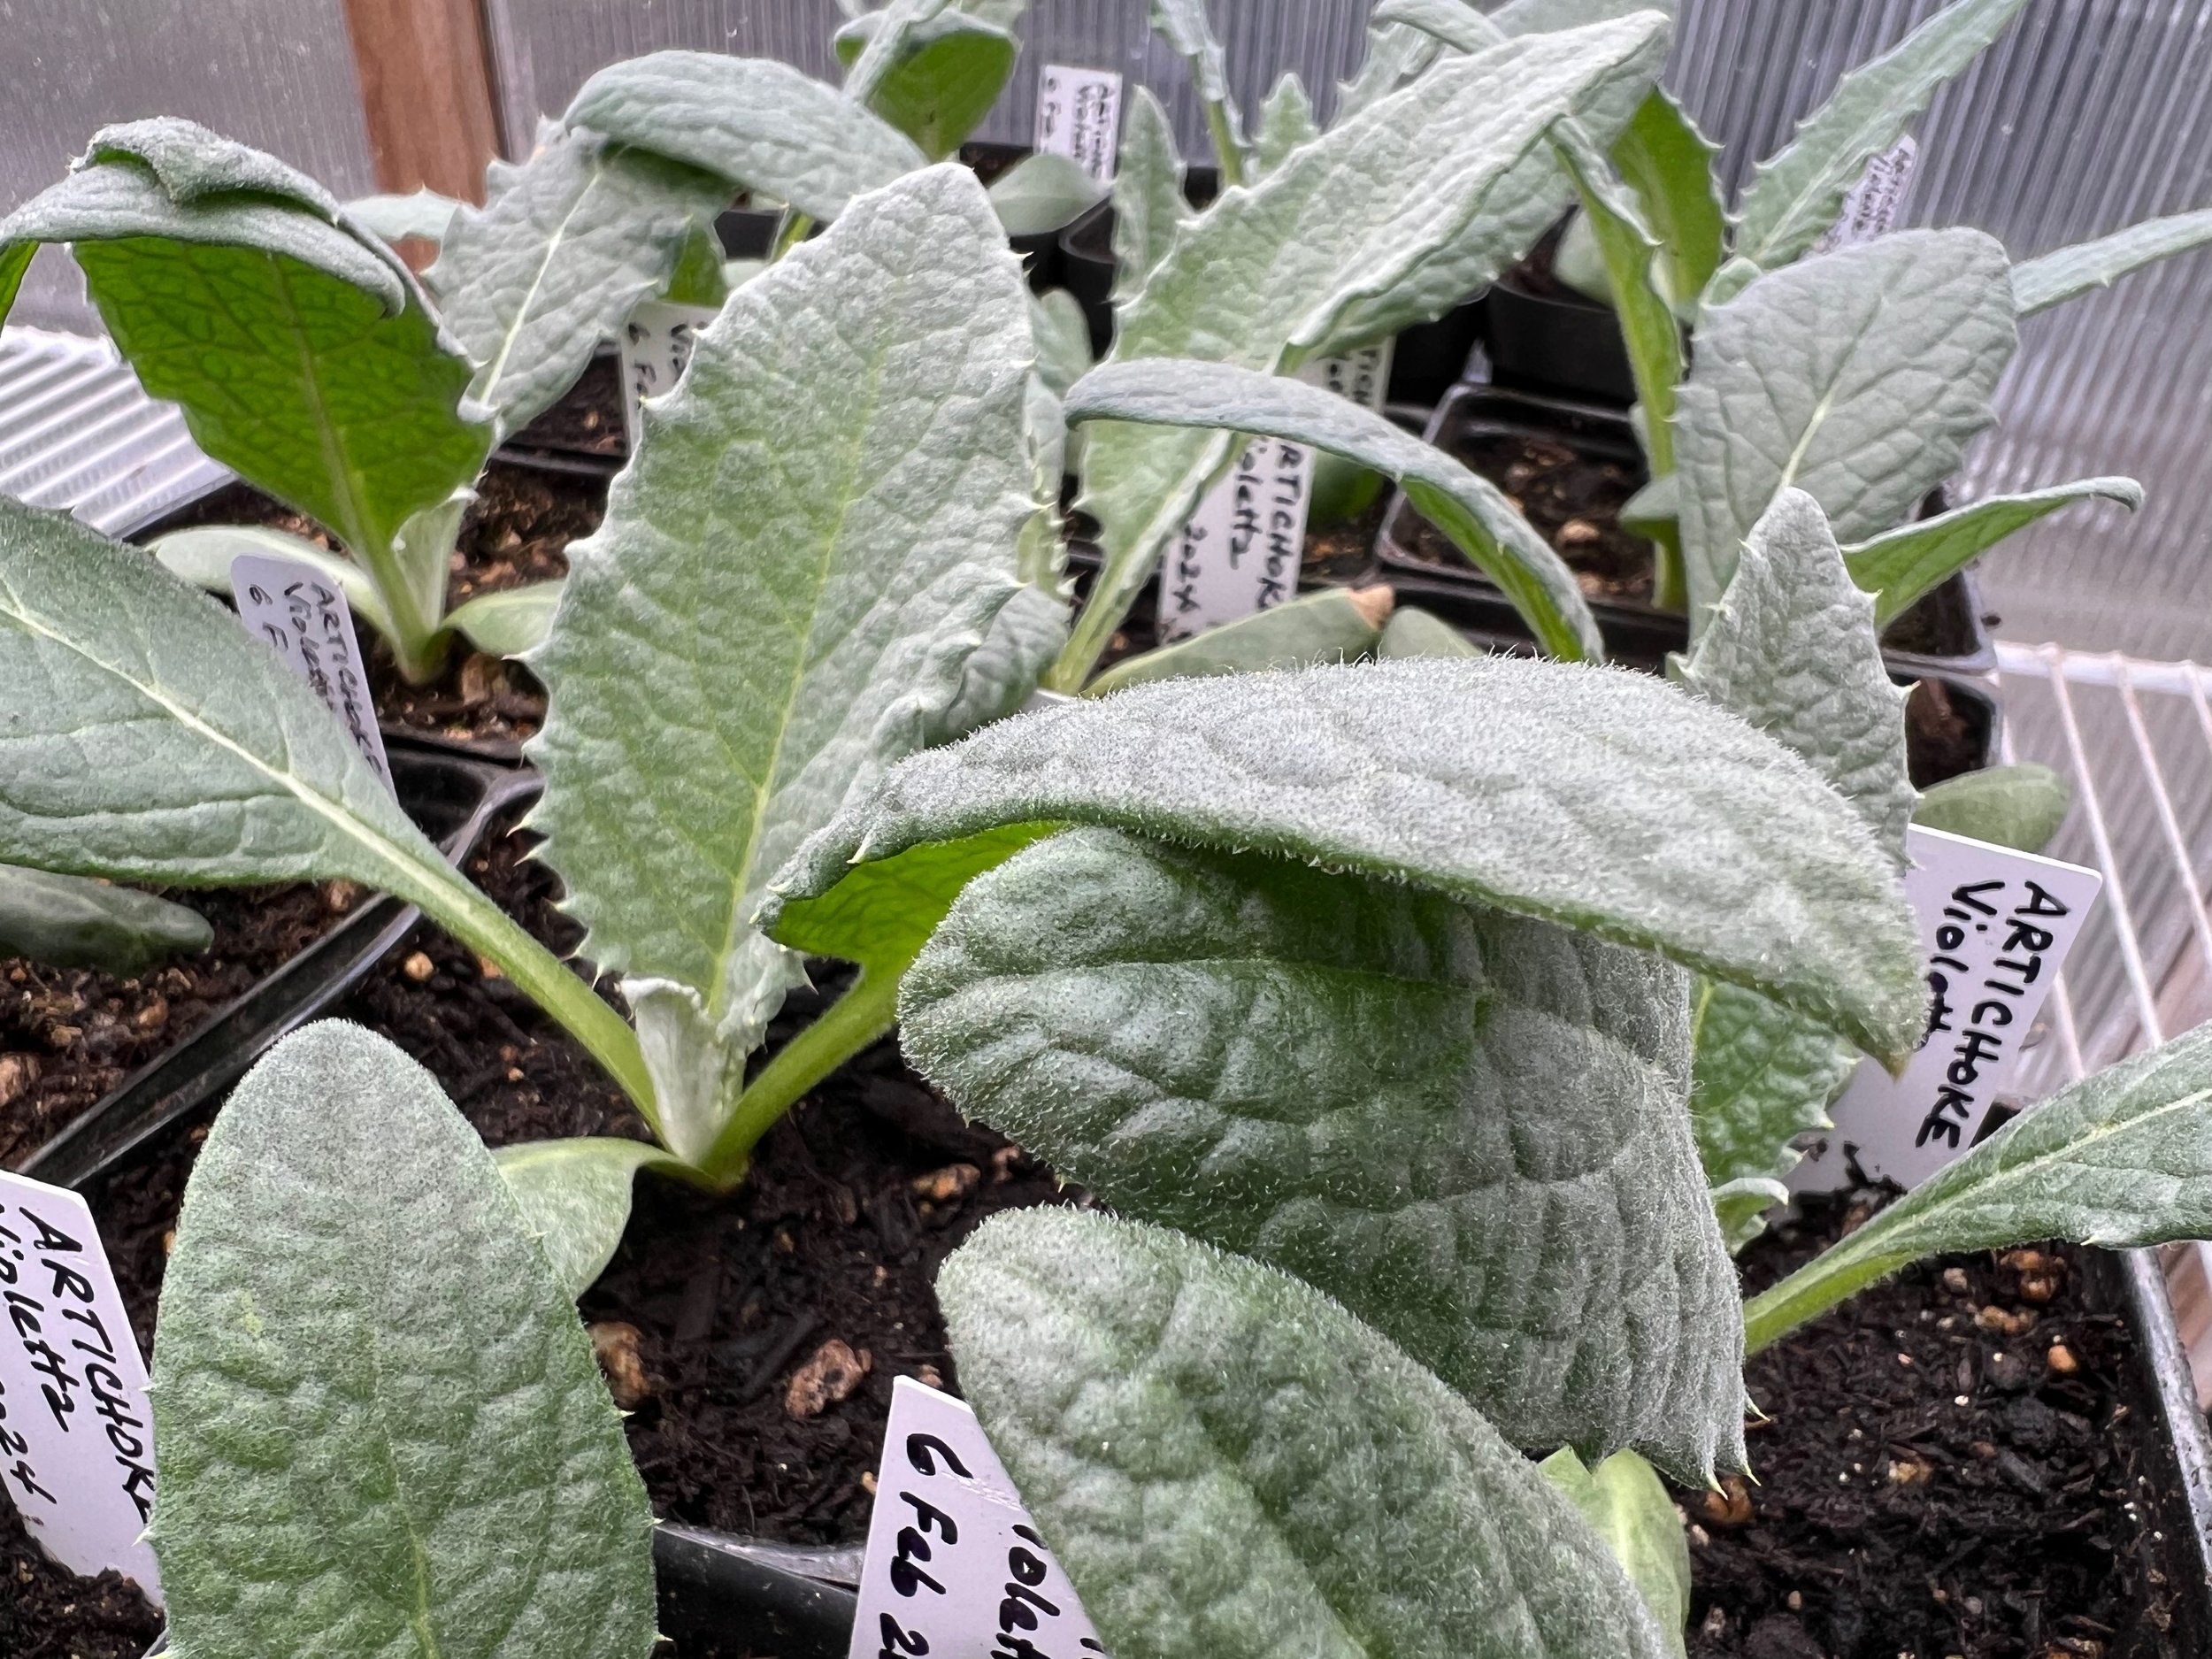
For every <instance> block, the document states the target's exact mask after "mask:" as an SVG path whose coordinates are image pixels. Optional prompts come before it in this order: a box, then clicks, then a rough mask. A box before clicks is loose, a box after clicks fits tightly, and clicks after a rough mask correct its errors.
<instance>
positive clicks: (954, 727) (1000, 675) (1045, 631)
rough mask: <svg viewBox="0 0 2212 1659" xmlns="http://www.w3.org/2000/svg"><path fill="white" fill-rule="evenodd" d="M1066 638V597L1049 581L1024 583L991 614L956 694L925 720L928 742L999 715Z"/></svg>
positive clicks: (1030, 686) (1020, 699)
mask: <svg viewBox="0 0 2212 1659" xmlns="http://www.w3.org/2000/svg"><path fill="white" fill-rule="evenodd" d="M1067 642H1068V606H1067V602H1066V601H1065V600H1064V599H1062V598H1060V597H1058V596H1057V595H1056V593H1055V592H1054V590H1053V588H1052V587H1051V586H1050V585H1045V586H1034V585H1027V584H1025V585H1024V586H1023V587H1021V588H1018V589H1017V590H1016V591H1015V593H1014V595H1013V597H1011V598H1010V599H1009V600H1008V601H1007V602H1006V604H1005V607H1004V609H1002V611H1000V612H999V613H998V615H997V616H995V617H994V618H992V619H991V627H990V632H989V633H987V634H985V635H984V636H983V643H982V645H981V647H980V648H979V649H977V651H976V653H975V655H974V656H972V657H969V658H968V660H967V662H966V663H965V664H963V665H962V667H961V670H960V693H959V695H957V696H956V697H955V698H954V699H953V700H952V703H951V704H950V705H949V707H948V708H947V709H946V710H945V711H944V713H943V715H942V716H941V718H936V719H933V720H932V721H931V722H930V723H929V728H928V741H930V742H933V743H942V742H948V741H950V740H952V739H953V738H956V737H964V736H966V735H967V734H968V733H970V732H972V731H974V730H975V728H976V727H977V726H982V725H985V724H987V722H989V721H992V720H996V719H1000V718H1003V717H1005V716H1007V715H1010V714H1011V713H1013V712H1014V710H1017V709H1018V708H1020V707H1021V706H1022V704H1023V703H1026V702H1028V701H1029V695H1030V694H1031V693H1032V692H1033V691H1035V690H1036V688H1037V681H1038V680H1040V679H1041V678H1042V676H1043V674H1044V672H1045V670H1046V669H1048V668H1049V667H1051V666H1052V659H1053V658H1054V657H1057V656H1058V655H1059V654H1060V648H1061V647H1062V646H1063V645H1065V644H1066V643H1067Z"/></svg>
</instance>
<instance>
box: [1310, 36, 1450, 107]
mask: <svg viewBox="0 0 2212 1659" xmlns="http://www.w3.org/2000/svg"><path fill="white" fill-rule="evenodd" d="M1441 50H1443V42H1441V41H1440V40H1438V39H1437V38H1436V36H1435V35H1432V34H1430V33H1429V32H1428V31H1427V30H1426V29H1419V28H1415V27H1413V26H1412V25H1410V24H1406V23H1377V22H1375V21H1374V20H1373V19H1372V18H1370V19H1369V22H1368V26H1367V56H1366V57H1365V58H1363V59H1362V60H1361V62H1360V66H1359V73H1357V74H1356V75H1355V76H1354V77H1353V78H1352V79H1351V80H1350V81H1343V82H1340V83H1339V85H1338V87H1337V89H1336V119H1338V120H1340V121H1347V120H1349V119H1351V118H1352V117H1353V116H1355V115H1357V114H1358V113H1359V112H1360V111H1362V110H1363V109H1365V108H1366V107H1367V106H1368V105H1369V104H1372V103H1374V102H1375V101H1376V100H1377V99H1378V98H1386V97H1388V96H1390V95H1391V94H1392V93H1394V92H1395V91H1396V90H1397V89H1398V88H1400V87H1402V86H1403V85H1404V84H1405V83H1406V82H1407V81H1410V80H1412V79H1413V78H1414V77H1415V76H1417V75H1418V74H1420V73H1422V72H1423V71H1424V70H1425V69H1427V68H1428V66H1429V65H1431V64H1432V63H1434V62H1435V61H1436V58H1437V55H1438V53H1440V51H1441Z"/></svg>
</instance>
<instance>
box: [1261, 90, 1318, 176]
mask: <svg viewBox="0 0 2212 1659" xmlns="http://www.w3.org/2000/svg"><path fill="white" fill-rule="evenodd" d="M1320 135H1321V127H1320V123H1318V122H1317V121H1316V120H1315V119H1314V116H1313V100H1312V99H1311V98H1309V97H1308V96H1306V89H1305V88H1304V87H1303V86H1302V85H1300V84H1299V81H1298V77H1297V76H1296V75H1294V74H1290V73H1286V74H1285V75H1284V76H1283V78H1282V79H1281V80H1280V81H1277V82H1276V83H1275V89H1274V90H1273V91H1272V92H1271V93H1269V94H1268V95H1267V102H1266V103H1265V104H1262V105H1261V106H1260V125H1259V130H1258V131H1257V132H1256V133H1254V134H1252V177H1253V178H1254V179H1256V180H1257V179H1263V178H1265V177H1266V176H1267V175H1268V174H1269V173H1272V172H1274V171H1275V169H1276V168H1278V167H1279V166H1281V165H1283V163H1284V162H1285V161H1286V160H1287V159H1288V158H1289V156H1290V152H1291V151H1292V150H1295V149H1297V148H1298V146H1299V145H1301V144H1303V143H1308V142H1311V141H1312V140H1314V139H1316V138H1318V137H1319V136H1320Z"/></svg>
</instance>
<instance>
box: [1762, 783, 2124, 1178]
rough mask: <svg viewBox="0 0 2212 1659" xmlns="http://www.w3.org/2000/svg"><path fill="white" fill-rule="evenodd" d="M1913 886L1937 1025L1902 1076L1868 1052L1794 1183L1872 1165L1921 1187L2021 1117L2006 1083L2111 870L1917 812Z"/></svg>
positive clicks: (1871, 1169) (1932, 1019) (1877, 1172)
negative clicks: (1955, 830) (1957, 829)
mask: <svg viewBox="0 0 2212 1659" xmlns="http://www.w3.org/2000/svg"><path fill="white" fill-rule="evenodd" d="M1907 847H1908V849H1909V852H1910V853H1911V856H1912V862H1913V868H1912V869H1910V870H1909V871H1908V872H1906V874H1905V892H1906V895H1907V896H1908V897H1909V898H1910V900H1911V901H1912V907H1913V911H1914V913H1915V914H1916V916H1918V918H1920V949H1921V953H1922V955H1923V956H1925V957H1926V959H1927V963H1928V993H1929V1010H1928V1034H1927V1036H1926V1038H1925V1039H1924V1041H1922V1043H1921V1046H1920V1050H1919V1052H1918V1053H1917V1054H1916V1055H1914V1056H1913V1057H1912V1063H1911V1064H1909V1065H1908V1066H1907V1067H1906V1068H1905V1075H1904V1076H1903V1077H1901V1078H1897V1079H1892V1078H1891V1077H1890V1076H1889V1074H1888V1073H1887V1072H1886V1071H1883V1070H1882V1068H1881V1067H1880V1066H1879V1065H1878V1064H1875V1062H1873V1061H1872V1060H1862V1061H1860V1062H1859V1069H1858V1070H1857V1071H1855V1073H1853V1075H1852V1078H1851V1081H1850V1083H1849V1085H1848V1086H1847V1087H1846V1088H1845V1089H1844V1092H1843V1094H1842V1097H1841V1098H1840V1099H1839V1100H1838V1101H1837V1102H1836V1103H1835V1106H1834V1108H1833V1109H1832V1110H1831V1112H1830V1114H1829V1115H1830V1117H1831V1118H1833V1119H1834V1122H1835V1127H1834V1128H1832V1129H1831V1130H1829V1131H1827V1132H1826V1133H1824V1134H1823V1135H1822V1136H1821V1137H1820V1139H1819V1141H1817V1142H1816V1144H1815V1146H1814V1148H1813V1149H1812V1150H1811V1151H1809V1152H1808V1153H1807V1154H1806V1155H1805V1161H1804V1162H1803V1163H1801V1164H1799V1165H1798V1166H1797V1167H1796V1168H1795V1169H1793V1170H1792V1171H1790V1173H1789V1179H1788V1185H1789V1187H1790V1190H1791V1191H1792V1192H1800V1193H1807V1192H1832V1191H1834V1190H1835V1189H1837V1188H1839V1187H1845V1186H1847V1185H1849V1176H1848V1172H1847V1162H1848V1159H1849V1158H1855V1159H1856V1160H1857V1161H1858V1165H1859V1168H1860V1169H1861V1170H1862V1171H1864V1173H1865V1174H1866V1175H1867V1176H1869V1177H1870V1178H1871V1179H1877V1180H1880V1179H1888V1180H1893V1181H1895V1182H1897V1183H1898V1184H1899V1185H1900V1186H1902V1187H1916V1186H1918V1185H1919V1184H1920V1183H1921V1182H1922V1181H1924V1180H1926V1179H1928V1177H1930V1176H1931V1175H1932V1174H1934V1173H1935V1172H1936V1171H1938V1170H1939V1169H1941V1168H1942V1167H1943V1166H1944V1165H1945V1164H1948V1163H1949V1162H1950V1161H1951V1160H1952V1159H1954V1158H1955V1157H1957V1156H1959V1154H1961V1153H1962V1152H1964V1151H1965V1150H1966V1149H1967V1148H1969V1147H1971V1146H1973V1145H1974V1144H1975V1143H1976V1142H1977V1141H1981V1140H1984V1139H1985V1138H1986V1137H1987V1136H1988V1135H1989V1134H1991V1133H1993V1132H1994V1131H1995V1130H1996V1129H1998V1128H1999V1127H2001V1125H2003V1123H2004V1122H2005V1120H2006V1119H2007V1118H2009V1117H2011V1116H2012V1112H2011V1110H2010V1109H2009V1108H2007V1107H2003V1106H2001V1105H1999V1104H1998V1103H1997V1098H1996V1096H1997V1091H1998V1089H2000V1088H2001V1087H2003V1084H2004V1080H2005V1076H2006V1073H2008V1071H2010V1070H2011V1069H2012V1066H2013V1064H2014V1062H2015V1061H2016V1060H2017V1059H2018V1058H2019V1056H2020V1051H2021V1050H2022V1048H2024V1047H2025V1046H2026V1044H2027V1041H2028V1038H2029V1034H2030V1033H2031V1032H2032V1030H2033V1029H2034V1026H2035V1018H2036V1015H2037V1013H2038V1012H2039V1010H2041V1008H2042V1006H2043V999H2044V998H2045V997H2046V996H2047V995H2050V990H2051V987H2052V986H2053V985H2054V984H2055V982H2056V981H2057V979H2058V972H2059V968H2060V967H2061V965H2062V964H2063V963H2064V962H2065V960H2066V953H2067V952H2068V951H2069V950H2070V949H2073V944H2074V940H2075V939H2076V937H2077V936H2078V934H2079V933H2080V932H2081V927H2082V923H2083V922H2084V921H2085V920H2086V919H2087V918H2088V915H2089V910H2090V907H2091V906H2092V905H2093V904H2094V903H2095V902H2096V900H2097V892H2098V889H2099V888H2100V887H2102V886H2103V885H2104V878H2103V877H2102V876H2101V875H2100V874H2099V873H2098V872H2096V871H2094V870H2085V869H2084V868H2082V866H2080V865H2079V864H2061V863H2059V862H2058V861H2057V860H2056V859H2055V858H2041V857H2038V856H2036V855H2035V854H2033V853H2023V852H2015V851H2013V850H2012V849H2010V848H2008V847H1993V846H1991V845H1989V844H1988V843H1987V842H1985V841H1969V840H1968V839H1967V838H1966V837H1964V836H1962V835H1949V834H1946V833H1944V832H1942V831H1941V830H1932V829H1923V828H1921V827H1920V826H1918V825H1915V826H1913V827H1912V830H1911V832H1910V833H1909V838H1908V841H1907Z"/></svg>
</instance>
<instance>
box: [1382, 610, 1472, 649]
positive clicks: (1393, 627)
mask: <svg viewBox="0 0 2212 1659" xmlns="http://www.w3.org/2000/svg"><path fill="white" fill-rule="evenodd" d="M1486 654H1487V653H1486V652H1485V651H1484V650H1483V649H1482V647H1481V646H1479V645H1477V644H1476V643H1475V642H1474V641H1472V640H1471V639H1469V638H1468V637H1467V636H1466V635H1465V634H1462V633H1461V632H1460V631H1459V630H1458V629H1457V628H1455V627H1454V626H1452V625H1451V624H1450V623H1448V622H1446V621H1444V620H1443V619H1442V618H1439V617H1437V616H1435V615H1433V614H1432V613H1431V612H1429V611H1423V610H1420V609H1418V608H1417V607H1416V606H1413V605H1400V606H1399V607H1398V608H1397V609H1396V610H1395V611H1392V612H1391V613H1390V620H1389V621H1388V622H1387V623H1386V624H1385V625H1384V626H1383V631H1382V638H1381V639H1379V640H1378V641H1376V642H1375V656H1376V658H1377V659H1378V660H1379V661H1381V662H1386V663H1389V662H1395V661H1397V660H1398V659H1399V658H1400V657H1482V656H1485V655H1486Z"/></svg>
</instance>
